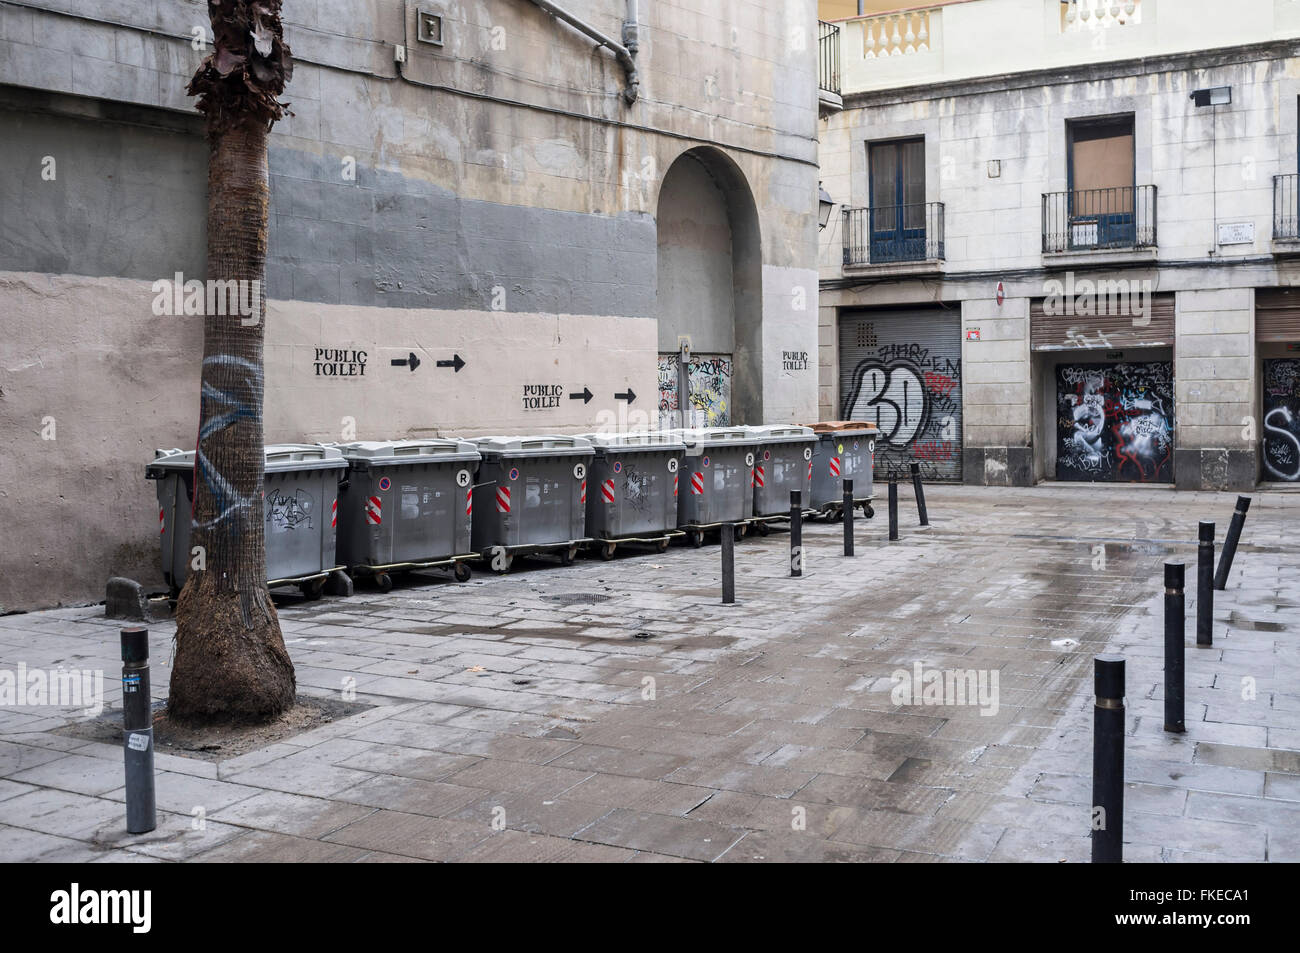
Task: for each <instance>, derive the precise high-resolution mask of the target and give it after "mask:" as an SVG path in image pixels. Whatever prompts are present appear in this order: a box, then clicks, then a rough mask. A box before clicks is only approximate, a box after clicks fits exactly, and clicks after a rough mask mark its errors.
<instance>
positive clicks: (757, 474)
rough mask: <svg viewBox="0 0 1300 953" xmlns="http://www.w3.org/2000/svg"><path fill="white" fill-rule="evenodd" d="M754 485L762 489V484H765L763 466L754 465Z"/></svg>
mask: <svg viewBox="0 0 1300 953" xmlns="http://www.w3.org/2000/svg"><path fill="white" fill-rule="evenodd" d="M754 485H755V486H756V487H758V488H759V489H762V488H763V486H764V485H765V484H764V483H763V468H762V467H754Z"/></svg>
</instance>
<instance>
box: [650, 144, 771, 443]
mask: <svg viewBox="0 0 1300 953" xmlns="http://www.w3.org/2000/svg"><path fill="white" fill-rule="evenodd" d="M655 222H656V227H657V232H658V268H657V292H658V294H657V299H656V300H657V305H656V317H657V318H658V321H659V409H660V426H663V427H670V426H705V425H727V424H745V423H750V424H758V423H762V422H763V387H762V384H763V372H762V368H763V346H762V305H763V302H762V278H763V268H762V255H761V249H760V244H759V227H758V209H757V207H756V206H755V205H754V196H753V193H752V192H751V191H750V188H749V183H748V182H747V181H746V180H745V175H744V173H743V172H742V171H741V170H740V168H739V167H738V166H737V165H736V163H735V162H734V161H732V159H731V158H730V157H729V156H727V155H726V154H725V153H723V152H721V151H720V150H718V149H713V148H710V147H707V146H701V147H698V148H695V149H690V150H688V151H687V152H684V153H682V154H681V155H680V156H678V157H677V159H676V160H675V161H674V162H673V164H672V165H671V166H670V167H669V168H668V171H667V173H666V174H665V175H664V178H663V184H662V186H661V188H660V191H659V202H658V207H657V211H656V216H655ZM687 342H689V345H690V350H689V352H688V353H687V359H686V360H685V361H683V360H682V354H683V351H682V345H683V344H684V343H687Z"/></svg>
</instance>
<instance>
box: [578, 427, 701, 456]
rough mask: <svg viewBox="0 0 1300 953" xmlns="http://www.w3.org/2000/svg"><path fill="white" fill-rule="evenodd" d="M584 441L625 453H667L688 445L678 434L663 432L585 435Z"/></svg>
mask: <svg viewBox="0 0 1300 953" xmlns="http://www.w3.org/2000/svg"><path fill="white" fill-rule="evenodd" d="M582 436H583V439H585V440H589V441H591V444H592V446H594V447H596V448H598V449H599V448H603V447H609V448H612V449H617V450H622V451H624V452H628V451H633V452H634V451H637V450H663V451H667V452H672V451H681V450H685V449H686V444H685V443H683V442H682V439H681V437H678V436H677V435H676V434H671V433H666V432H664V431H662V430H652V431H642V432H639V433H585V434H583V435H582Z"/></svg>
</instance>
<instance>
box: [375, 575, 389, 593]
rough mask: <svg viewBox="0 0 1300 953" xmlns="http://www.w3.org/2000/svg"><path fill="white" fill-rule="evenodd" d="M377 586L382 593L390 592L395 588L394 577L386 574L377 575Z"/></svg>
mask: <svg viewBox="0 0 1300 953" xmlns="http://www.w3.org/2000/svg"><path fill="white" fill-rule="evenodd" d="M375 585H376V586H378V587H379V591H380V592H388V591H389V590H390V589H392V588H393V577H392V576H390V575H389V574H388V573H386V572H379V573H375Z"/></svg>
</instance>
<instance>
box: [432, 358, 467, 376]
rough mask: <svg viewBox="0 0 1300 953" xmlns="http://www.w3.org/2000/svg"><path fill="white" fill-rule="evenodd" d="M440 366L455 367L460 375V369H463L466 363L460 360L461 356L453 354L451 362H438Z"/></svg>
mask: <svg viewBox="0 0 1300 953" xmlns="http://www.w3.org/2000/svg"><path fill="white" fill-rule="evenodd" d="M438 366H439V367H454V368H456V373H457V374H459V373H460V369H461V368H462V367H464V366H465V362H464V361H462V360H461V359H460V355H459V354H453V355H452V356H451V360H450V361H439V362H438Z"/></svg>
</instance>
